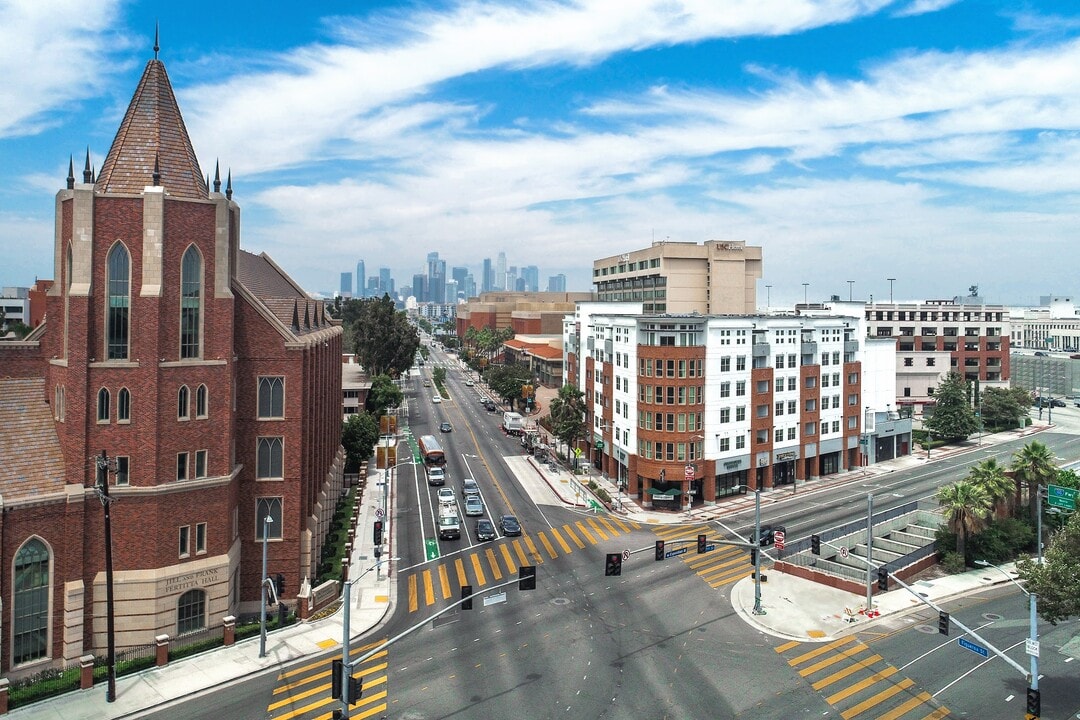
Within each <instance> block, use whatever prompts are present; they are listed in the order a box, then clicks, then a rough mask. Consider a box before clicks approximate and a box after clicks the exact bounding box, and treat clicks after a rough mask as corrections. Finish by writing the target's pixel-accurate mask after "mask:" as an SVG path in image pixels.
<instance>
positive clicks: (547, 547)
mask: <svg viewBox="0 0 1080 720" xmlns="http://www.w3.org/2000/svg"><path fill="white" fill-rule="evenodd" d="M552 532H554V531H552ZM540 542H541V543H543V544H544V549H545V550H547V552H548V555H550V556H551V559H552V560H554V559H555V558H557V557H559V555H558V554H557V553H556V552H555V548H554V547H552V545H551V542H550V541H549V540H548V539H547V535H545V534H544V533H543V532H541V533H540ZM559 542H562V540H560V541H559ZM563 545H566V543H563ZM566 552H570V548H569V547H568V548H566Z"/></svg>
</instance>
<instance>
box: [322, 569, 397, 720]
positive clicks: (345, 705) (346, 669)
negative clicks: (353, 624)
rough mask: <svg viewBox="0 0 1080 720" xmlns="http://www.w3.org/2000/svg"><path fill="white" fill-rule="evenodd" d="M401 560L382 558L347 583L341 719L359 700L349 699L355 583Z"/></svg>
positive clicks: (342, 650) (342, 655)
mask: <svg viewBox="0 0 1080 720" xmlns="http://www.w3.org/2000/svg"><path fill="white" fill-rule="evenodd" d="M400 559H401V558H397V557H392V558H391V557H387V558H382V559H381V560H376V561H375V564H374V565H372V566H371V567H369V568H368V569H367V570H365V571H364V572H362V573H360V574H359V575H357V576H356V578H355V580H354V579H352V578H350V579H348V580H346V581H345V590H344V592H343V593H342V600H343V604H344V611H343V614H342V618H341V619H342V626H341V714H340V717H342V718H348V717H349V700H350V699H352V700H353V701H355V700H356V699H357V698H349V697H348V694H349V691H348V687H349V679H350V678H351V677H352V667H351V665H350V663H349V655H350V654H351V652H350V646H349V643H350V642H351V641H352V638H351V637H350V636H349V630H350V628H349V622H350V620H349V608H350V605H351V604H352V586H353V583H354V582H355V581H356V580H359V579H360V578H362V577H364V576H365V575H367V574H368V573H369V572H371V571H372V570H377V569H379V568H381V567H382V566H383V565H384V564H386V563H388V562H390V561H392V560H400ZM335 716H337V713H336V711H335Z"/></svg>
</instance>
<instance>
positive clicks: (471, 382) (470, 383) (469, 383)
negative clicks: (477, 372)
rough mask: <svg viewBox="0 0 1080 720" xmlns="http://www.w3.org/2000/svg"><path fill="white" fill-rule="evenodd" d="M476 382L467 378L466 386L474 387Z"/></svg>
mask: <svg viewBox="0 0 1080 720" xmlns="http://www.w3.org/2000/svg"><path fill="white" fill-rule="evenodd" d="M475 384H476V383H474V382H473V381H472V380H466V381H465V387H472V386H473V385H475Z"/></svg>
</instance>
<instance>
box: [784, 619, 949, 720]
mask: <svg viewBox="0 0 1080 720" xmlns="http://www.w3.org/2000/svg"><path fill="white" fill-rule="evenodd" d="M803 648H804V644H803V643H800V642H796V641H792V642H787V643H784V644H782V645H780V646H778V647H777V648H776V652H777V653H778V654H780V655H782V656H785V659H786V661H787V663H788V665H789V666H791V667H792V668H794V669H795V670H796V672H797V673H798V674H799V677H801V678H803V679H805V680H807V681H808V682H809V683H810V687H812V688H813V689H814V691H815V692H821V691H825V690H829V691H831V692H830V694H829V695H827V696H825V697H824V700H825V702H827V703H828V704H829V705H830V706H832V707H833V708H834V709H835V710H837V711H838V712H839V715H840V717H841V718H842V720H853V718H857V717H860V716H862V715H863V714H864V713H867V712H868V711H871V710H872V711H873V716H874V717H875V718H876V720H901V719H902V718H908V717H910V718H921V719H922V720H941V719H942V718H945V717H947V716H948V715H949V710H948V708H945V707H941V706H937V707H935V705H936V703H935V702H934V699H933V696H932V695H930V693H928V692H925V691H918V689H917V688H915V687H914V686H915V681H913V680H911V679H910V678H906V677H901V676H899V675H898V673H899V672H900V671H899V670H898V669H897V668H895V667H893V666H892V665H889V664H888V663H887V662H886V661H885V659H884V658H883V657H882V656H881V655H879V654H877V653H875V652H874V651H873V650H872V649H871V648H870V647H869V646H868V645H866V644H865V643H863V642H862V641H860V640H859V639H858V637H857V636H855V635H848V636H845V637H842V638H839V639H837V640H834V641H832V642H830V643H826V644H822V645H816V646H814V647H813V649H811V650H807V651H805V652H801V650H802V649H803ZM822 673H828V674H827V675H825V676H824V677H818V676H819V675H821V674H822ZM867 673H869V674H867ZM860 675H861V679H856V677H859V676H860ZM815 678H816V679H815ZM845 681H849V682H850V684H847V685H844V684H843V683H844V682H845ZM868 693H869V694H868Z"/></svg>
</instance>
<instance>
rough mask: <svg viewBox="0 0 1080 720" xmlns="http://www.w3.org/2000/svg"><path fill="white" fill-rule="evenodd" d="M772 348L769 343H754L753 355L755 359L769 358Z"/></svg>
mask: <svg viewBox="0 0 1080 720" xmlns="http://www.w3.org/2000/svg"><path fill="white" fill-rule="evenodd" d="M771 350H772V346H771V345H769V343H754V349H753V354H754V357H756V358H759V357H768V356H769V354H770V351H771Z"/></svg>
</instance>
